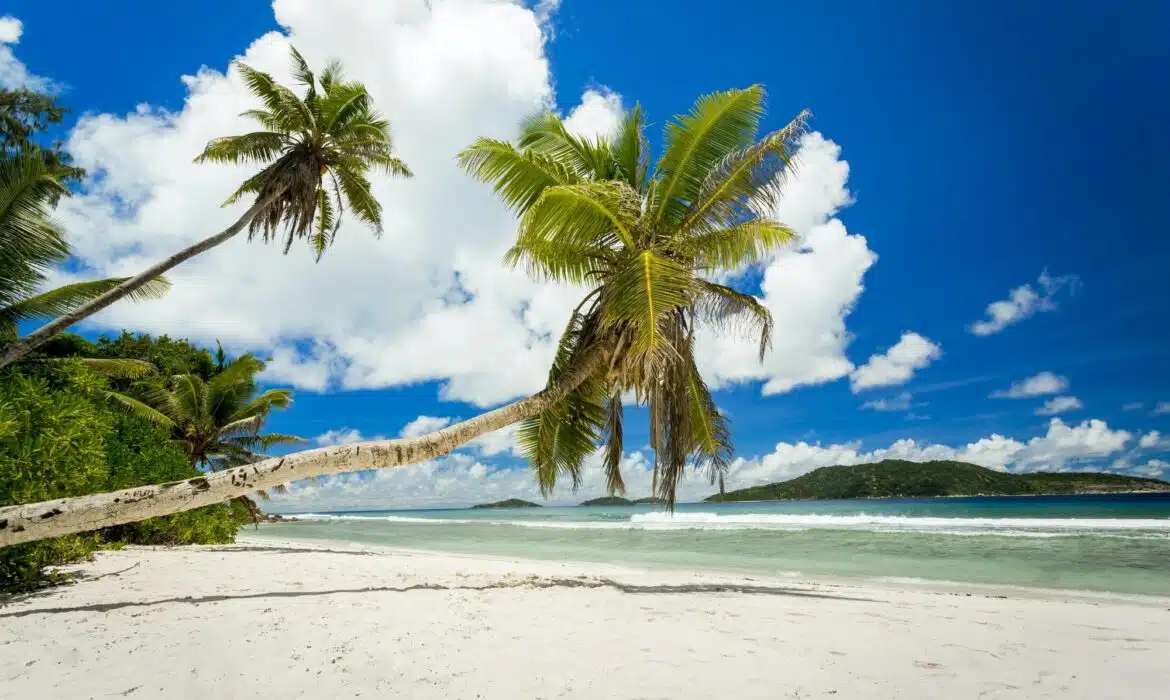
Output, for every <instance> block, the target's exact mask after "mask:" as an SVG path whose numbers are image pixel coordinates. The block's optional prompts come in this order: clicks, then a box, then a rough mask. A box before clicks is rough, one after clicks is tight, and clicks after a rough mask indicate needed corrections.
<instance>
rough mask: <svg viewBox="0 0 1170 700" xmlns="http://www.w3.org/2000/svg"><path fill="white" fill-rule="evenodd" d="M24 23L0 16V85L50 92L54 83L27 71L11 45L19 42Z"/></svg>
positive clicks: (54, 85) (13, 18)
mask: <svg viewBox="0 0 1170 700" xmlns="http://www.w3.org/2000/svg"><path fill="white" fill-rule="evenodd" d="M23 34H24V24H23V23H22V22H21V21H20V20H19V19H17V18H15V17H12V16H5V17H0V87H4V88H8V89H16V88H28V89H29V90H37V91H40V92H51V91H53V90H55V89H56V84H55V83H53V81H51V80H49V79H48V78H42V77H40V76H37V75H33V74H32V73H29V71H28V68H27V67H25V65H24V63H23V62H21V60H20V59H19V58H17V57H16V54H15V53H13V51H12V47H13V46H15V45H16V44H18V43H20V37H21V35H23Z"/></svg>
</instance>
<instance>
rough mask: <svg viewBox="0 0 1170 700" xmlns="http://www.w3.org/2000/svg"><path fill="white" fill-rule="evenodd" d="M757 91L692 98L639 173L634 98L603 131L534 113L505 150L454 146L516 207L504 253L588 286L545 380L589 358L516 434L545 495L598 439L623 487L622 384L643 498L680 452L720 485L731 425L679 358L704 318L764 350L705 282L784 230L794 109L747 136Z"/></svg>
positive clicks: (743, 319)
mask: <svg viewBox="0 0 1170 700" xmlns="http://www.w3.org/2000/svg"><path fill="white" fill-rule="evenodd" d="M763 99H764V91H763V89H762V88H761V87H759V86H754V87H751V88H748V89H746V90H732V91H728V92H722V93H716V94H712V95H707V96H705V97H703V98H701V99H700V100H699V101H698V103H696V105H695V107H694V108H693V109H692V110H691V112H690V113H689V114H687V115H685V116H682V117H680V118H679V119H678V120H677V121H676V122H675V123H673V124H671V125H669V126H668V127H667V130H666V150H665V152H664V153H663V156H662V158H661V160H659V162H658V163H657V165H656V166H655V168H654V170H653V171H652V172H651V171H650V168H649V162H650V159H649V148H648V146H647V142H646V138H645V136H644V133H643V131H644V123H643V116H642V111H641V109H640V108H639V107H635V108H634V109H633V110H632V111H630V112H629V113H628V114H626V116H625V118H624V120H623V121H622V124H621V127H620V130H619V132H618V133H617V134H616V135H615V136H614V137H613V138H612V139H611V138H601V139H596V140H593V139H586V138H581V137H577V136H574V135H573V134H571V133H570V132H569V131H568V129H566V127H565V124H564V122H563V121H562V120H561V119H560V118H559V117H557V116H556V115H555V114H551V113H544V114H540V115H537V116H535V117H533V118H532V119H529V120H528V121H527V122H526V123H525V124H524V125H523V128H522V132H521V136H520V139H519V144H518V145H519V147H518V148H517V147H516V146H513V145H512V144H509V143H506V142H503V141H497V140H493V139H486V138H481V139H479V140H478V141H476V143H475V144H474V145H472V146H471V148H469V149H467V150H466V151H464V153H463V154H461V156H460V159H461V161H462V163H463V165H464V167H465V168H466V169H467V170H468V171H470V172H471V173H472V174H473V175H475V176H476V177H478V178H480V179H481V180H484V181H486V182H488V183H491V184H492V185H494V186H495V189H496V192H497V193H499V195H500V196H501V197H502V198H503V199H504V200H505V201H506V202H507V203H508V204H509V205H510V206H511V207H512V208H513V209H514V210H515V211H516V213H517V214H518V215H519V216H520V232H519V237H518V240H517V242H516V245H515V246H514V247H513V248H512V249H511V250H510V251H508V254H507V257H506V260H507V262H509V263H510V264H512V265H519V266H524V267H525V268H526V269H527V270H528V271H529V273H530V274H531V275H533V276H535V277H537V278H540V279H544V280H550V281H556V282H563V283H569V284H575V285H586V286H588V287H591V290H590V291H589V293H588V294H586V296H585V298H584V299H583V300H582V301H581V303H580V304H579V305H578V306H577V308H576V310H574V311H573V314H572V316H571V317H570V319H569V324H568V327H567V328H566V329H565V332H564V334H563V335H562V336H561V340H560V344H559V346H558V348H557V354H556V359H555V361H554V362H553V366H552V369H551V371H550V373H549V383H550V385H552V384H554V383H555V382H556V381H557V380H558V379H559V378H560V377H562V376H563V375H564V374H565V373H566V372H567V371H569V370H570V369H571V368H573V367H576V366H579V365H580V363H581V362H582V360H583V359H584V358H586V357H589V356H593V355H600V356H602V357H603V358H604V362H603V364H602V366H600V367H599V368H598V369H597V370H596V371H595V372H594V373H593V374H591V375H590V376H589V377H588V378H587V379H586V380H585V381H583V382H582V383H580V384H579V385H578V386H577V387H576V388H575V389H573V390H572V391H571V392H569V394H568V396H567V397H566V398H565V399H564V400H563V401H561V402H558V403H557V404H556V405H554V406H552V407H551V408H549V409H547V410H544V411H542V412H540V413H539V414H537V415H535V416H533V417H532V418H529V419H527V420H526V421H525V422H524V424H523V425H522V426H521V428H520V430H519V432H518V437H519V442H520V445H521V447H522V449H523V451H524V452H525V453H526V455H527V457H528V459H529V462H530V464H531V466H532V468H533V470H534V471H535V473H536V476H537V479H538V481H539V483H540V486H541V489H542V491H544V493H545V494H546V495H547V494H548V493H549V492H551V491H552V489H553V487H554V486H555V485H556V482H557V479H558V477H562V476H568V477H570V478H571V479H572V481H573V485H574V488H575V487H576V486H577V485H578V483H579V480H580V474H581V466H582V464H583V462H584V460H585V458H586V457H588V456H589V455H590V454H592V453H593V452H594V450H595V449H596V445H597V444H598V442H599V441H601V442H603V443H604V444H605V445H606V451H605V462H604V465H605V473H606V481H607V487H608V490H609V492H610V494H611V495H613V494H615V493H624V491H625V486H624V484H623V481H622V475H621V472H620V465H621V457H622V453H623V452H622V451H623V446H622V432H623V412H624V411H623V405H622V396H623V394H627V393H628V394H632V396H633V397H634V400H635V401H636V402H637V403H639V404H641V405H645V406H647V407H648V408H649V413H650V445H651V447H652V448H653V449H654V452H655V464H654V476H653V484H654V486H653V492H654V495H656V496H658V497H659V498H661V499H663V500H664V501H665V502H666V503H667V505H668V507H670V508H673V507H674V499H675V493H676V491H677V484H678V481H679V479H680V478H681V476H682V474H683V472H684V469H685V467H686V465H687V464H688V463H691V462H695V463H697V464H699V465H701V466H705V467H706V470H707V472H708V474H709V476H710V479H711V482H712V483H715V482H716V481H718V482H719V485H720V490H722V488H723V474H724V473H725V471H726V468H727V464H728V462H729V461H730V459H731V456H732V454H733V449H732V444H731V434H730V430H729V426H728V423H727V420H726V418H725V417H724V416H723V415H722V414H721V413H720V412H719V410H718V408H717V407H716V405H715V401H714V399H713V398H712V397H711V393H710V391H709V390H708V388H707V385H706V383H705V382H704V381H703V378H702V376H701V375H700V373H699V370H698V366H697V365H696V363H695V358H694V343H695V333H696V330H697V329H698V328H699V327H700V326H702V325H704V324H707V325H714V326H716V327H717V328H722V329H729V328H731V327H739V328H741V329H743V330H746V331H748V332H750V333H753V334H758V337H759V344H760V358H761V359H763V356H764V353H765V352H767V349H768V346H769V344H770V341H771V329H772V318H771V315H770V314H769V312H768V310H767V309H766V308H765V307H764V306H763V305H762V304H761V303H760V302H759V301H758V300H757V299H756V298H755V297H754V296H751V295H749V294H744V293H742V292H738V291H736V290H734V289H732V288H731V287H728V286H726V285H722V284H718V283H715V282H713V281H711V280H710V279H709V278H710V277H711V276H714V275H718V274H719V273H726V272H727V271H729V270H730V271H734V270H736V269H739V268H742V267H744V266H748V265H752V264H755V263H758V262H760V261H761V260H762V259H764V258H765V257H766V256H767V255H769V254H771V252H772V251H774V250H775V249H776V248H778V247H779V246H782V245H784V244H785V243H787V242H789V241H791V240H792V239H793V233H792V231H791V230H790V229H789V228H788V227H787V226H785V225H784V224H782V223H780V222H779V221H776V220H774V218H773V214H772V212H774V211H775V210H776V207H777V204H778V198H779V196H780V194H781V192H782V189H781V185H782V183H783V180H782V179H781V176H782V175H783V174H784V172H785V169H786V168H787V167H788V166H789V164H790V162H791V158H792V154H793V152H794V150H795V147H796V143H797V140H798V139H799V136H800V135H801V133H803V130H804V122H805V119H806V117H807V113H803V112H802V113H801V114H800V115H799V116H798V117H797V118H796V119H795V120H794V121H792V122H791V123H789V124H788V125H787V126H785V127H784V128H782V129H780V130H779V131H775V132H773V133H770V134H768V135H767V136H765V137H763V138H762V139H758V140H757V139H756V131H757V129H758V126H759V122H760V118H761V117H762V115H763Z"/></svg>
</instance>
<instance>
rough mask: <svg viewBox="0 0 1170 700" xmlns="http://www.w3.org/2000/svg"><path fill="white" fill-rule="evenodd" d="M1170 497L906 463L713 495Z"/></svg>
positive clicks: (1162, 487)
mask: <svg viewBox="0 0 1170 700" xmlns="http://www.w3.org/2000/svg"><path fill="white" fill-rule="evenodd" d="M1135 491H1138V492H1141V491H1148V492H1170V483H1167V482H1165V481H1161V480H1160V479H1147V478H1143V477H1137V476H1122V475H1120V474H1095V473H1059V474H1057V473H1051V472H1036V473H1032V474H1008V473H1006V472H997V471H995V470H992V469H987V468H985V467H980V466H978V465H975V464H968V463H966V462H950V461H939V462H907V461H905V460H900V459H887V460H883V461H881V462H876V463H873V464H857V465H853V466H838V467H821V468H820V469H815V470H813V471H811V472H809V473H808V474H805V475H804V476H800V477H797V478H795V479H792V480H790V481H781V482H779V483H775V484H768V485H767V486H755V487H753V488H748V489H740V490H739V491H729V492H727V493H725V494H723V495H722V496H721V495H720V494H715V495H714V496H710V497H709V498H707V499H705V502H706V503H718V502H720V501H782V500H815V499H829V498H898V497H929V496H1025V495H1032V496H1040V495H1050V496H1051V495H1065V494H1085V493H1127V492H1135Z"/></svg>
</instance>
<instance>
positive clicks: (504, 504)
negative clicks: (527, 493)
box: [471, 498, 541, 510]
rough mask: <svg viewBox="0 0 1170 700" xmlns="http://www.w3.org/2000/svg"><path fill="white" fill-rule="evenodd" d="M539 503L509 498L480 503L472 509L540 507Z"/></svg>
mask: <svg viewBox="0 0 1170 700" xmlns="http://www.w3.org/2000/svg"><path fill="white" fill-rule="evenodd" d="M540 507H541V505H540V504H539V503H533V502H532V501H525V500H524V499H522V498H509V499H507V500H505V501H496V502H494V503H480V504H479V505H474V506H472V507H471V509H472V510H487V509H489V508H540Z"/></svg>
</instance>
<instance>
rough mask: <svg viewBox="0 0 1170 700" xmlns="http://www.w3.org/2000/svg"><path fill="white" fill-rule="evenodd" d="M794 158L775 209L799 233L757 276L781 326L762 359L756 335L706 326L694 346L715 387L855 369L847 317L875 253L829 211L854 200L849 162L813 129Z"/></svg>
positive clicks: (803, 379)
mask: <svg viewBox="0 0 1170 700" xmlns="http://www.w3.org/2000/svg"><path fill="white" fill-rule="evenodd" d="M797 162H798V168H797V170H796V172H795V173H794V174H793V175H792V176H791V177H790V178H789V179H788V180H787V181H786V183H785V196H784V197H783V199H782V201H781V202H780V204H779V207H778V209H777V211H775V212H773V214H774V216H775V217H776V218H777V219H778V220H779V221H783V222H784V223H786V224H787V225H788V226H789V227H790V228H792V229H793V230H794V231H795V232H796V233H797V234H798V236H799V240H798V241H797V243H796V244H795V245H793V246H791V247H790V248H788V249H786V250H783V251H780V252H778V253H777V254H775V255H774V256H773V257H772V258H771V259H770V260H768V261H767V262H765V263H764V265H763V270H762V273H763V280H762V282H761V283H760V294H761V298H762V302H763V304H764V305H765V306H767V308H768V309H769V310H770V311H771V312H772V317H773V319H774V320H775V324H776V328H777V329H779V330H778V332H777V333H776V334H775V336H774V338H773V348H772V351H771V352H770V353H769V354H768V355H767V356H766V357H765V358H764V361H763V363H761V362H759V360H758V357H757V351H758V347H757V345H756V341H755V339H751V338H740V337H737V336H734V335H731V336H729V335H716V334H714V333H712V332H710V331H709V330H707V329H704V330H703V331H702V332H701V333H700V334H699V338H698V347H697V350H696V353H697V358H698V362H699V367H700V369H701V370H702V371H703V373H704V376H705V377H706V378H707V379H708V381H709V382H710V383H711V385H712V386H713V387H716V388H723V387H727V386H729V385H733V384H739V383H744V382H755V381H762V382H763V387H762V393H763V394H764V395H771V394H779V393H783V392H786V391H790V390H791V389H793V388H795V387H798V386H805V385H814V384H823V383H825V382H830V381H834V380H837V379H840V378H842V377H845V376H848V374H849V372H851V371H852V370H853V363H851V362H850V361H849V359H848V358H847V357H846V354H845V350H846V346H847V345H848V343H849V334H848V332H847V331H846V329H845V320H846V318H847V317H848V316H849V314H850V313H851V312H852V310H853V307H854V305H855V304H856V303H857V300H858V299H859V298H860V296H861V293H862V290H863V288H864V287H863V285H862V279H863V277H864V276H865V272H866V271H867V270H868V269H869V268H870V266H871V265H873V264H874V262H875V261H876V260H877V256H876V255H875V254H874V253H873V251H871V250H870V249H869V247H868V244H867V242H866V239H865V238H864V237H863V236H860V235H858V234H854V233H850V232H849V231H848V230H847V229H846V227H845V224H844V223H842V221H841V220H840V219H838V218H835V217H836V214H837V213H838V212H839V211H840V210H841V209H842V208H844V207H846V206H848V205H849V204H850V203H852V201H853V200H852V197H851V195H850V193H849V190H848V188H847V187H846V183H847V181H848V178H849V163H848V162H846V161H845V160H843V159H842V158H841V148H840V146H838V145H837V144H836V143H834V142H832V141H830V140H828V139H826V138H825V137H824V136H823V135H821V134H819V133H812V134H808V135H806V136H804V137H803V140H802V141H801V146H800V151H799V156H798V158H797ZM794 299H799V300H800V302H799V303H793V300H794Z"/></svg>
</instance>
